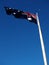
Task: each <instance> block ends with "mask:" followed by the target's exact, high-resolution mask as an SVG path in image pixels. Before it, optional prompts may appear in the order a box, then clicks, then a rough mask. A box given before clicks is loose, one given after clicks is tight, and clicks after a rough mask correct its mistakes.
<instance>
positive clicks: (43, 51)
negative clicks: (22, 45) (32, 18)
mask: <svg viewBox="0 0 49 65" xmlns="http://www.w3.org/2000/svg"><path fill="white" fill-rule="evenodd" d="M36 18H37V25H38V30H39V36H40V42H41V48H42V54H43V60H44V65H48V64H47V59H46V52H45V47H44V41H43V37H42V31H41V27H40V22H39V17H38V13H36Z"/></svg>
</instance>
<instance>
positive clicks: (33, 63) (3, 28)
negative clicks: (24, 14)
mask: <svg viewBox="0 0 49 65" xmlns="http://www.w3.org/2000/svg"><path fill="white" fill-rule="evenodd" d="M4 6H9V7H12V8H16V9H19V10H23V11H28V12H31V13H36V12H38V14H39V19H40V25H41V29H42V33H43V39H44V44H45V49H46V56H47V60H48V64H49V1H48V0H0V65H44V63H43V57H42V50H41V45H40V39H39V33H38V27H37V25H35V24H34V23H30V22H28V21H27V20H22V19H16V18H14V17H13V16H8V15H6V13H5V10H4ZM39 9H40V11H39Z"/></svg>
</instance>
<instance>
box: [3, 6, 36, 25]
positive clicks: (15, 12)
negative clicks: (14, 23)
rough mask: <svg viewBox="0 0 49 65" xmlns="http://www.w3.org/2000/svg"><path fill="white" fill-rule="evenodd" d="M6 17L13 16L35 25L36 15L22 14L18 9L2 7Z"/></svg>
mask: <svg viewBox="0 0 49 65" xmlns="http://www.w3.org/2000/svg"><path fill="white" fill-rule="evenodd" d="M4 8H5V10H6V14H7V15H13V16H14V17H15V18H19V19H26V20H28V21H30V22H33V23H35V24H37V21H36V15H35V14H31V13H29V12H24V11H21V10H18V9H14V8H9V7H4Z"/></svg>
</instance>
